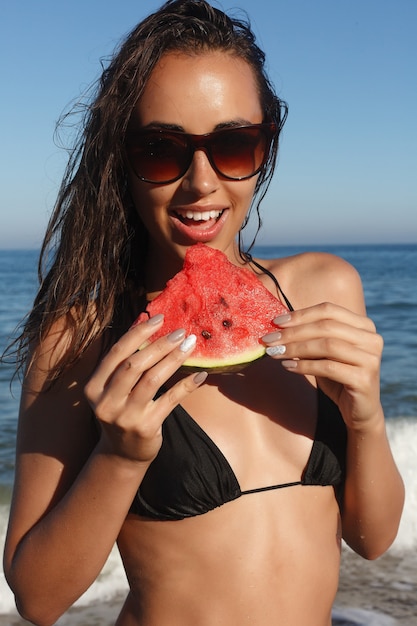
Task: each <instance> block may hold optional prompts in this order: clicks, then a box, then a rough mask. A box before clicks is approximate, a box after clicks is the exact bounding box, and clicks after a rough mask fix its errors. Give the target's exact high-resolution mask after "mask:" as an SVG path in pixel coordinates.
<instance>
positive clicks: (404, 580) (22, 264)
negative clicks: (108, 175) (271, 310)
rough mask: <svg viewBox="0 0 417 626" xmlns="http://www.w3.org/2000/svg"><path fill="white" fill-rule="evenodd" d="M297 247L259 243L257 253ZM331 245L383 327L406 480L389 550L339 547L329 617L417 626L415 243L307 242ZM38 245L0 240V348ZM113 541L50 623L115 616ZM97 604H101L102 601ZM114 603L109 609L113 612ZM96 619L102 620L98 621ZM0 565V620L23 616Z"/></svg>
mask: <svg viewBox="0 0 417 626" xmlns="http://www.w3.org/2000/svg"><path fill="white" fill-rule="evenodd" d="M303 249H305V248H297V247H294V246H291V247H284V246H280V247H271V246H268V247H258V248H256V249H255V255H256V256H259V257H261V258H268V257H270V258H271V257H275V256H286V255H289V254H296V253H297V252H300V251H302V250H303ZM308 249H310V250H312V249H316V250H318V249H320V250H323V251H327V252H332V253H334V254H337V255H339V256H341V257H343V258H345V259H346V260H347V261H349V262H350V263H352V264H353V265H354V266H355V267H356V268H357V270H358V271H359V273H360V274H361V277H362V280H363V285H364V291H365V298H366V302H367V309H368V314H369V316H370V317H371V318H372V319H373V320H374V322H375V324H376V326H377V329H378V332H379V333H381V334H382V336H383V337H384V353H383V361H382V375H381V394H382V403H383V406H384V409H385V414H386V423H387V430H388V435H389V438H390V442H391V446H392V449H393V453H394V456H395V459H396V461H397V464H398V466H399V468H400V471H401V473H402V476H403V479H404V482H405V485H406V492H407V496H406V505H405V510H404V515H403V518H402V523H401V526H400V530H399V533H398V537H397V539H396V541H395V543H394V545H393V546H392V548H391V549H390V550H389V552H388V554H387V555H385V556H383V557H381V558H380V559H378V560H377V561H372V562H367V561H364V560H363V559H360V558H359V557H357V556H356V555H354V554H353V553H352V552H351V551H350V550H349V549H348V548H344V551H343V560H342V569H341V578H340V586H339V593H338V596H337V598H336V603H335V608H334V626H342V625H345V626H393V625H395V624H400V623H401V624H407V625H408V626H417V558H416V556H415V555H416V550H417V383H416V375H417V244H409V245H352V246H349V245H343V246H320V247H317V246H309V248H308ZM36 270H37V252H36V251H34V250H7V251H6V250H3V251H2V250H0V353H2V352H3V350H4V348H5V346H6V345H7V343H8V341H9V340H10V338H11V337H13V336H14V334H15V332H16V327H17V325H18V324H19V322H20V321H21V320H22V318H23V317H24V315H25V314H26V313H27V311H28V310H29V309H30V307H31V303H32V300H33V297H34V295H35V292H36V288H37V277H36ZM12 374H13V367H12V366H11V365H8V364H4V363H2V364H0V547H1V548H2V546H3V542H4V536H5V532H6V524H7V517H8V510H9V504H10V497H11V489H12V482H13V467H14V441H15V434H16V419H17V412H18V404H19V393H20V391H19V381H18V380H15V381H14V382H13V384H12V385H10V381H11V378H12ZM126 587H127V586H126V579H125V576H124V573H123V568H122V565H121V562H120V559H119V557H118V554H117V552H116V551H114V552H113V553H112V555H111V556H110V558H109V560H108V562H107V564H106V566H105V568H104V570H103V572H102V574H101V575H100V577H99V579H98V580H97V582H96V583H95V584H94V585H93V586H92V587H91V588H90V589H89V590H88V592H87V593H86V594H85V595H84V596H83V597H82V598H81V599H80V600H79V601H78V602H77V605H76V607H75V608H74V609H73V610H72V611H70V612H69V614H68V615H66V616H64V617H63V618H62V619H61V620H59V622H58V624H61V625H62V626H64V625H67V624H68V625H69V624H82V625H83V626H90V625H92V624H98V623H100V625H101V626H104V625H105V624H106V623H108V624H109V625H110V624H111V623H114V615H115V614H116V609H117V608H118V606H120V603H121V602H122V597H123V593H124V592H125V590H126ZM103 607H104V608H103ZM113 613H114V615H113ZM97 619H99V620H100V621H96V620H97ZM25 623H26V622H24V621H23V620H20V619H19V618H18V617H17V613H16V611H15V609H14V601H13V596H12V594H11V592H10V590H9V588H8V587H7V584H6V582H5V580H4V574H3V571H2V570H0V626H15V625H17V624H25Z"/></svg>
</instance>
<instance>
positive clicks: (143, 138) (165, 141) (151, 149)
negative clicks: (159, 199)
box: [127, 132, 190, 183]
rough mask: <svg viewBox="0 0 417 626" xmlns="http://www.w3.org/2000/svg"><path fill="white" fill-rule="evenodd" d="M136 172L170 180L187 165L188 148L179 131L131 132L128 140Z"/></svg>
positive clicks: (145, 177) (148, 177) (158, 180)
mask: <svg viewBox="0 0 417 626" xmlns="http://www.w3.org/2000/svg"><path fill="white" fill-rule="evenodd" d="M127 152H128V157H129V162H130V165H131V167H132V169H133V171H134V172H135V174H136V175H137V176H138V177H139V178H142V179H143V180H146V181H148V182H153V183H163V182H169V181H173V180H175V179H177V178H179V177H180V176H182V175H183V174H184V173H185V172H186V170H187V169H188V165H189V163H188V161H189V159H190V157H189V154H190V150H189V147H188V144H187V140H186V139H185V138H182V137H181V135H179V134H174V133H173V134H169V133H167V132H163V133H160V132H148V133H138V134H136V135H133V137H132V138H131V140H130V141H129V142H128V144H127Z"/></svg>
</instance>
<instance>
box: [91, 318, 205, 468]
mask: <svg viewBox="0 0 417 626" xmlns="http://www.w3.org/2000/svg"><path fill="white" fill-rule="evenodd" d="M162 324H163V316H162V315H155V316H154V317H152V318H150V319H149V320H148V321H146V322H144V323H141V324H138V325H136V326H133V327H132V328H131V329H130V330H129V331H128V332H127V333H126V334H125V335H123V336H122V337H121V339H120V340H119V341H118V342H117V343H115V344H114V345H113V346H112V348H111V349H110V350H109V352H108V354H107V355H106V356H105V357H104V358H103V360H102V361H101V363H100V364H99V366H98V368H97V369H96V371H95V372H94V374H93V376H92V377H91V379H90V380H89V382H88V383H87V384H86V386H85V395H86V398H87V400H88V402H89V404H90V405H91V407H92V408H93V411H94V413H95V415H96V417H97V420H98V421H99V423H100V425H101V430H102V434H101V440H100V443H99V447H100V449H101V452H104V453H107V454H113V455H117V456H120V457H122V458H124V459H127V460H130V461H133V462H137V463H151V462H152V460H153V459H154V458H155V456H156V455H157V454H158V451H159V449H160V447H161V444H162V434H161V431H162V423H163V421H164V420H165V418H166V417H167V416H168V415H169V413H170V412H171V411H172V410H173V409H174V407H175V406H176V405H177V404H179V403H180V402H181V401H182V399H183V398H184V397H186V396H187V395H188V394H190V393H192V392H193V391H194V390H195V389H197V388H198V387H199V386H200V385H201V384H202V383H203V382H204V380H205V378H206V376H207V374H206V373H205V372H200V373H198V374H191V375H189V376H187V377H185V378H183V379H181V380H180V381H179V382H177V383H176V384H175V385H173V386H172V387H171V388H170V389H168V390H167V391H166V392H165V393H163V394H161V395H160V396H158V397H157V398H155V396H156V394H157V392H158V390H159V389H160V388H161V387H162V385H164V383H166V381H167V380H168V379H169V378H170V377H171V376H172V375H173V374H174V373H175V372H176V371H177V370H178V368H179V367H180V366H181V365H182V364H183V362H184V361H185V360H186V359H187V357H188V356H189V355H190V353H191V352H192V350H193V349H194V346H195V336H194V335H190V336H189V337H186V336H185V331H184V330H183V329H178V330H176V331H174V332H172V333H171V334H169V335H166V336H164V337H161V338H160V339H157V340H156V341H155V342H153V343H150V344H149V345H148V346H146V347H145V348H143V349H141V350H138V348H139V346H142V345H143V344H144V343H146V341H147V340H148V339H149V338H150V337H151V336H152V334H153V333H154V332H156V331H157V330H158V329H159V328H160V327H161V325H162Z"/></svg>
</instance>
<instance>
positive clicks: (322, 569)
mask: <svg viewBox="0 0 417 626" xmlns="http://www.w3.org/2000/svg"><path fill="white" fill-rule="evenodd" d="M263 61H264V56H263V53H262V52H261V51H260V50H259V48H258V47H257V46H256V44H255V42H254V40H253V36H252V33H251V31H250V30H249V27H248V26H247V25H246V24H244V23H242V22H238V21H236V20H232V19H230V18H229V17H227V16H226V15H224V14H223V13H222V12H221V11H219V10H217V9H214V8H213V7H211V6H210V5H208V4H207V3H206V2H204V1H199V0H175V1H170V2H167V3H166V4H165V5H164V6H163V7H162V8H161V9H160V10H159V11H157V12H156V13H155V14H154V15H151V16H150V17H149V18H147V19H146V20H144V21H143V22H142V23H141V24H139V26H138V27H137V28H136V29H135V30H134V31H133V32H132V33H131V35H130V36H129V37H128V38H127V40H126V41H125V43H124V44H123V46H122V47H121V48H120V51H119V52H118V53H117V55H116V56H115V57H114V59H113V61H112V63H111V64H110V66H109V68H108V69H107V70H106V71H105V73H104V75H103V78H102V81H101V84H100V88H99V91H98V94H97V96H96V98H95V100H94V101H93V103H92V105H91V107H90V110H89V114H88V116H87V119H86V123H85V130H84V134H83V136H82V138H81V140H80V143H79V149H78V151H76V152H75V153H73V157H72V159H71V161H70V163H69V166H68V170H67V174H66V177H65V180H64V183H63V186H62V189H61V192H60V195H59V198H58V202H57V206H56V209H55V213H54V215H53V217H52V220H51V223H50V225H49V228H48V232H47V234H46V239H45V243H44V248H43V256H45V255H46V253H47V250H48V248H49V247H50V246H51V244H52V243H55V245H56V248H55V256H54V260H53V263H52V264H51V268H50V270H49V272H48V273H47V275H46V278H45V279H44V281H43V282H42V283H41V287H40V290H39V294H38V297H37V299H36V302H35V306H34V308H33V311H32V313H31V316H30V317H29V320H28V322H27V324H26V327H25V331H24V334H23V336H22V337H21V349H22V350H25V348H26V346H28V350H27V352H28V354H27V369H26V375H25V380H24V384H23V393H22V401H21V412H20V420H19V432H18V443H17V466H16V480H15V489H14V496H13V504H12V509H11V515H10V524H9V532H8V537H7V542H6V549H5V572H6V575H7V579H8V581H9V584H10V586H11V588H12V589H13V591H14V593H15V595H16V602H17V606H18V609H19V611H20V612H21V614H22V615H23V616H24V617H25V618H26V619H29V620H30V621H32V622H34V623H35V624H42V625H44V624H53V623H54V622H55V621H56V619H57V618H58V617H59V616H60V615H61V614H62V613H63V612H64V611H65V610H66V609H67V608H68V607H70V606H71V604H72V603H73V602H74V601H75V600H76V599H77V598H78V597H79V596H80V595H81V594H82V593H83V592H84V591H85V590H86V589H87V588H88V587H89V585H90V584H91V583H92V582H93V581H94V579H95V578H96V577H97V575H98V574H99V572H100V570H101V568H102V567H103V565H104V563H105V561H106V559H107V557H108V555H109V553H110V551H111V549H112V547H113V545H114V543H115V542H116V541H117V542H118V545H119V549H120V552H121V556H122V559H123V563H124V566H125V569H126V574H127V578H128V581H129V585H130V592H129V595H128V597H127V599H126V602H125V604H124V607H123V609H122V612H121V614H120V616H119V618H118V620H117V626H143V625H146V626H163V625H165V624H166V625H169V626H177V625H178V626H200V625H205V624H210V625H211V624H219V625H220V624H224V625H227V626H233V625H239V626H240V625H241V624H242V623H254V624H257V625H259V626H270V625H271V624H277V623H280V624H285V625H286V626H300V624H303V625H304V626H307V625H311V626H329V625H330V623H331V608H332V602H333V600H334V597H335V594H336V589H337V584H338V569H339V562H340V551H341V538H342V536H343V537H344V539H345V540H346V542H347V543H348V544H349V545H350V546H351V547H352V548H353V549H354V550H356V551H357V552H358V553H359V554H361V555H362V556H364V557H365V558H369V559H374V558H376V557H378V556H379V555H380V554H382V553H383V552H384V551H385V550H386V549H387V548H388V547H389V545H390V544H391V542H392V541H393V539H394V537H395V535H396V532H397V529H398V524H399V519H400V515H401V510H402V505H403V497H404V495H403V486H402V482H401V478H400V476H399V474H398V472H397V469H396V467H395V464H394V462H393V459H392V456H391V452H390V449H389V445H388V442H387V438H386V434H385V429H384V416H383V411H382V408H381V404H380V399H379V367H380V360H381V351H382V340H381V338H380V337H379V336H378V335H377V334H376V332H375V327H374V325H373V323H372V322H371V321H370V320H369V319H368V318H367V317H366V313H365V306H364V302H363V295H362V289H361V284H360V280H359V277H358V276H357V274H356V272H355V271H354V269H353V268H352V267H351V266H349V265H348V264H347V263H346V262H344V261H342V260H341V259H339V258H336V257H333V256H330V255H324V254H317V253H314V254H301V255H297V256H295V257H291V258H283V259H275V260H268V261H262V262H261V264H260V265H259V263H258V262H257V261H253V260H252V258H251V256H250V255H249V254H244V253H243V251H242V250H241V240H240V231H241V229H242V227H243V225H244V224H245V223H246V221H247V219H248V215H249V212H250V208H251V205H252V203H253V202H254V199H255V198H256V197H257V196H259V194H260V195H261V196H262V194H263V193H264V191H265V186H266V185H267V183H268V181H269V179H270V176H271V174H272V171H273V167H274V164H275V158H276V151H277V146H278V136H279V131H280V129H281V127H282V124H283V122H284V120H285V116H286V108H285V105H284V103H282V102H281V101H280V100H279V99H278V98H277V97H276V95H275V94H274V92H273V90H272V87H271V85H270V84H269V82H268V80H267V78H266V76H265V73H264V69H263ZM241 127H243V130H242V128H241ZM248 128H249V130H248ZM239 129H240V130H239ZM236 133H237V134H238V137H239V140H240V141H242V140H243V139H245V138H246V139H247V135H248V133H249V134H251V135H253V136H255V138H256V142H253V141H252V143H251V145H249V144H247V145H245V146H244V147H241V148H240V150H239V151H238V153H237V154H235V155H232V156H230V153H229V156H227V154H226V152H225V148H226V147H228V146H229V147H230V145H232V144H231V142H232V140H233V138H235V135H236ZM206 135H207V137H203V138H202V137H201V136H206ZM195 136H198V137H197V138H196V137H195ZM254 143H256V146H257V147H256V150H255V149H254V148H253V145H254ZM251 146H252V147H251ZM259 146H260V147H259ZM257 153H258V154H257ZM259 153H260V157H259ZM258 157H259V158H258ZM196 242H204V243H206V244H207V245H209V246H211V247H214V248H217V249H220V250H222V251H223V252H224V253H225V254H226V255H227V256H228V258H229V259H230V260H231V261H232V262H233V263H234V264H236V265H239V266H246V267H248V268H249V269H250V270H251V271H253V272H255V273H256V274H257V275H258V277H259V280H260V281H262V282H263V283H264V284H265V285H266V287H267V288H268V289H269V290H271V292H273V293H274V294H275V295H276V296H277V298H279V299H284V295H283V293H285V294H286V297H287V298H288V306H289V307H290V309H294V310H291V311H290V312H289V313H288V314H287V315H284V316H282V315H281V316H280V317H278V318H277V319H276V321H275V322H276V325H277V330H276V332H275V333H271V334H269V335H267V336H266V337H264V338H263V341H264V343H265V344H266V346H267V347H268V350H267V351H268V355H269V356H268V358H265V359H261V360H260V361H257V362H256V363H254V364H253V365H251V366H250V367H249V368H247V369H246V370H245V371H244V372H242V373H241V374H238V375H231V376H221V375H214V374H213V375H210V376H208V377H207V374H206V373H199V374H191V375H187V376H184V375H181V374H180V373H179V372H178V370H179V367H180V366H181V364H182V363H183V361H184V360H185V359H186V358H187V357H188V356H189V355H190V354H191V352H192V350H193V346H194V338H193V336H190V337H186V336H185V333H184V331H183V330H182V329H181V322H180V320H179V328H178V330H176V331H175V332H173V333H171V334H170V335H169V336H164V337H163V338H162V339H159V340H158V341H156V342H155V343H153V344H151V345H149V346H148V347H147V348H145V349H143V350H141V351H140V352H138V351H137V347H138V346H139V345H142V344H143V343H144V341H145V340H146V339H148V338H149V337H151V336H152V334H153V333H154V332H155V331H156V330H158V329H160V328H161V325H162V324H163V316H162V315H156V316H154V317H152V318H151V319H150V320H149V321H148V322H146V323H143V324H140V325H137V326H134V327H131V324H132V322H133V321H134V319H135V318H136V316H137V314H138V313H139V311H140V310H143V308H144V306H145V305H146V300H147V299H151V298H152V297H153V296H154V295H155V294H156V293H158V292H159V291H160V290H162V289H163V287H164V285H165V283H166V281H167V280H168V279H169V278H170V277H172V276H173V275H174V274H175V273H176V272H177V271H179V270H180V268H181V266H182V262H183V258H184V255H185V252H186V250H187V248H188V247H189V246H190V245H192V244H194V243H196ZM278 280H279V285H278V282H277V281H278ZM281 288H282V291H281V290H280V289H281ZM289 303H291V306H290V304H289ZM191 416H192V417H191ZM185 441H186V442H188V443H189V447H188V448H187V447H186V446H185V443H184V442H185ZM201 463H204V469H203V470H202V471H201V472H200V473H199V471H198V470H199V469H200V464H201ZM197 475H198V476H199V478H198V479H197ZM190 484H191V487H190Z"/></svg>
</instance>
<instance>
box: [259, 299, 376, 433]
mask: <svg viewBox="0 0 417 626" xmlns="http://www.w3.org/2000/svg"><path fill="white" fill-rule="evenodd" d="M274 323H275V324H276V325H277V332H276V333H270V334H268V335H266V336H264V337H263V338H262V340H263V342H264V343H265V345H267V354H269V356H271V357H273V358H276V359H280V360H281V361H282V365H283V366H284V367H285V368H286V369H287V370H288V371H291V372H295V373H297V374H302V375H304V376H314V377H315V378H316V379H317V383H318V385H319V387H320V388H321V389H322V390H323V391H324V393H326V395H328V396H329V397H330V398H331V399H332V400H333V402H335V403H336V404H337V405H338V407H339V410H340V412H341V413H342V415H343V418H344V420H345V422H346V425H347V426H348V427H350V428H354V429H363V428H366V427H367V426H371V424H372V423H373V420H374V419H375V418H377V419H379V418H380V415H381V403H380V365H381V356H382V349H383V340H382V337H381V336H380V335H378V334H377V332H376V329H375V324H374V323H373V322H372V320H370V319H369V318H368V317H365V316H363V315H358V314H357V313H353V312H352V311H349V310H348V309H346V308H343V307H341V306H338V305H335V304H330V303H327V302H326V303H322V304H318V305H315V306H312V307H308V308H305V309H301V310H297V311H293V312H291V313H289V314H288V315H283V316H280V317H278V318H276V319H275V320H274Z"/></svg>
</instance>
